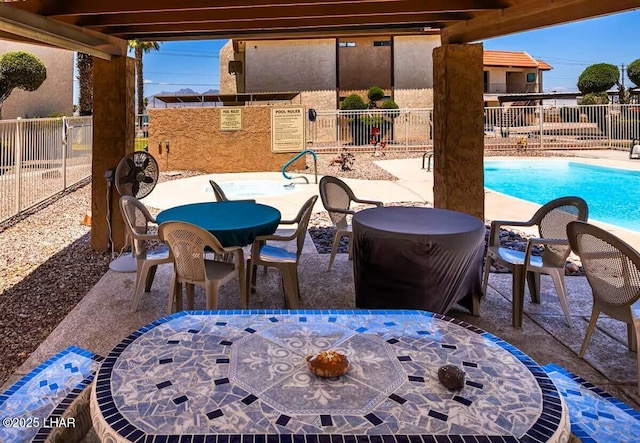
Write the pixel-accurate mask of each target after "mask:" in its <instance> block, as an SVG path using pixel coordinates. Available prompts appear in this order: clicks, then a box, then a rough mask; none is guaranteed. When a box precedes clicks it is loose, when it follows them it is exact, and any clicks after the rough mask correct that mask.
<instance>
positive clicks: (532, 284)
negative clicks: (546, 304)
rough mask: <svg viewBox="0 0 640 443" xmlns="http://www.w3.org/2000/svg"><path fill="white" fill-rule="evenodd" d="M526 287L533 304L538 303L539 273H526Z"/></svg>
mask: <svg viewBox="0 0 640 443" xmlns="http://www.w3.org/2000/svg"><path fill="white" fill-rule="evenodd" d="M527 286H528V287H529V295H530V296H531V301H532V302H533V303H540V273H539V272H532V271H527Z"/></svg>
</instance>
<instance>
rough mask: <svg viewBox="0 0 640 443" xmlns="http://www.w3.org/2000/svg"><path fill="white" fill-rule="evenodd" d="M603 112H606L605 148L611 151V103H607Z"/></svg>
mask: <svg viewBox="0 0 640 443" xmlns="http://www.w3.org/2000/svg"><path fill="white" fill-rule="evenodd" d="M605 111H606V112H607V147H608V148H609V149H611V129H612V128H611V103H607V107H606V108H605Z"/></svg>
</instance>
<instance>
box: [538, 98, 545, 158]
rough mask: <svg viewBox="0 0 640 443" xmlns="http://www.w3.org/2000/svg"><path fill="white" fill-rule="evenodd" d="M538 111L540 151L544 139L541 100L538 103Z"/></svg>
mask: <svg viewBox="0 0 640 443" xmlns="http://www.w3.org/2000/svg"><path fill="white" fill-rule="evenodd" d="M538 109H539V110H540V111H539V112H540V114H539V115H540V150H542V146H543V143H542V139H543V138H544V108H543V107H542V100H541V101H540V104H539V105H538Z"/></svg>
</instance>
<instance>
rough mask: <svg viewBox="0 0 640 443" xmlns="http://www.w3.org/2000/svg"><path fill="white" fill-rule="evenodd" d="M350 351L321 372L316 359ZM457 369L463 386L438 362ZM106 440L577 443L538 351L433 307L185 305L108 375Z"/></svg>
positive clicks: (132, 344) (122, 349)
mask: <svg viewBox="0 0 640 443" xmlns="http://www.w3.org/2000/svg"><path fill="white" fill-rule="evenodd" d="M323 350H336V351H339V352H342V353H344V354H345V355H346V356H347V357H348V359H349V362H350V368H349V370H348V372H347V373H346V374H345V375H343V376H341V377H336V378H328V379H326V378H319V377H317V376H315V375H314V374H312V373H311V372H310V371H309V370H308V368H307V364H306V358H305V357H306V356H308V355H310V354H316V353H318V352H320V351H323ZM445 364H454V365H456V366H458V367H459V368H463V369H464V371H465V372H466V384H465V385H464V386H463V387H462V389H460V390H458V391H455V392H452V391H449V390H447V389H446V388H445V387H444V386H443V385H442V384H440V382H439V381H438V375H437V373H438V369H439V367H441V366H442V365H445ZM91 416H92V421H93V425H94V428H95V430H96V433H97V435H98V437H99V438H100V439H101V440H102V441H105V442H111V443H116V442H173V441H175V442H178V441H180V442H181V441H189V442H202V443H207V442H212V443H246V442H251V443H338V442H339V443H431V442H436V441H438V442H441V441H447V442H473V443H477V442H503V443H504V442H514V443H515V442H543V441H544V442H547V441H549V442H566V441H568V439H569V434H570V429H569V419H568V413H567V410H566V406H565V404H564V402H563V400H562V397H561V396H560V394H559V393H558V391H557V389H556V387H555V386H554V384H553V382H552V381H551V379H550V378H549V377H548V376H547V374H546V373H545V372H544V371H543V370H542V369H541V368H540V367H539V366H538V365H537V364H536V363H535V362H534V361H533V360H532V359H531V358H530V357H528V356H527V355H526V354H524V353H522V352H521V351H519V350H518V349H516V348H515V347H513V346H511V345H510V344H509V343H506V342H505V341H503V340H500V339H499V338H497V337H495V336H493V335H491V334H489V333H487V332H484V331H482V330H481V329H478V328H476V327H475V326H472V325H469V324H466V323H464V322H461V321H458V320H454V319H451V318H448V317H445V316H443V315H440V314H433V313H430V312H425V311H415V310H403V311H394V310H388V311H371V310H351V311H339V310H335V311H334V310H324V311H312V310H297V311H296V310H292V311H276V310H235V311H182V312H179V313H176V314H173V315H170V316H167V317H164V318H161V319H159V320H156V321H154V322H153V323H151V324H149V325H147V326H144V327H143V328H141V329H139V330H138V331H136V332H134V333H133V334H131V335H130V336H129V337H127V338H126V339H124V340H123V341H122V342H121V343H120V344H118V345H117V346H116V347H115V348H114V349H113V351H111V353H110V354H109V355H108V356H107V358H106V359H105V361H104V363H103V364H102V365H101V367H100V369H99V371H98V373H97V376H96V378H95V383H94V388H93V391H92V398H91Z"/></svg>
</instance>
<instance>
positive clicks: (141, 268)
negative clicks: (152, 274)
mask: <svg viewBox="0 0 640 443" xmlns="http://www.w3.org/2000/svg"><path fill="white" fill-rule="evenodd" d="M136 268H137V270H136V285H135V288H134V290H133V303H132V305H131V312H135V311H137V310H138V304H140V299H141V298H142V292H143V290H144V289H145V282H146V280H147V278H148V275H149V268H148V267H146V266H145V261H144V260H137V266H136Z"/></svg>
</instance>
